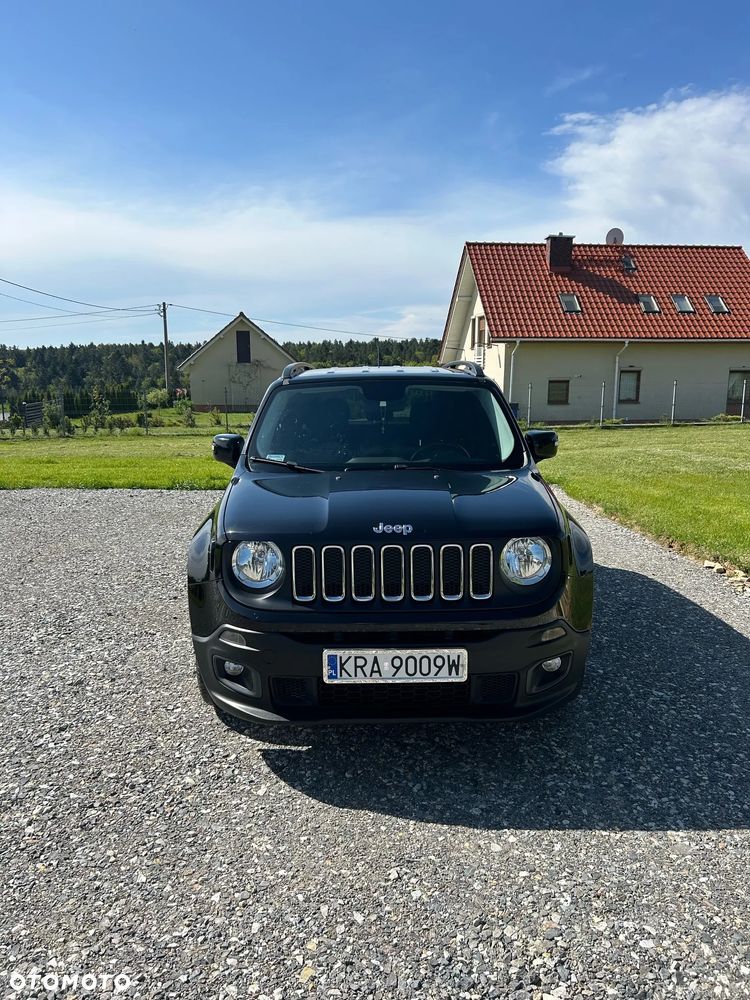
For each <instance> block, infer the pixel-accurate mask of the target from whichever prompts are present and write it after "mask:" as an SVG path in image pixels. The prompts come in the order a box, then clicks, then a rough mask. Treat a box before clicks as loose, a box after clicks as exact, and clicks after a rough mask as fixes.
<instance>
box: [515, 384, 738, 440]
mask: <svg viewBox="0 0 750 1000" xmlns="http://www.w3.org/2000/svg"><path fill="white" fill-rule="evenodd" d="M621 374H622V375H625V376H627V378H626V379H623V378H622V377H621V379H620V382H619V389H618V393H617V398H616V399H615V398H613V393H612V391H611V385H610V384H608V383H607V381H606V380H605V381H602V382H596V383H595V382H593V381H592V380H585V379H583V378H582V377H581V376H576V377H574V378H568V379H564V378H560V379H557V378H555V379H543V380H537V381H536V382H533V381H532V382H528V383H527V384H526V386H525V392H524V393H523V397H522V401H520V400H518V399H517V396H516V394H515V393H514V396H516V399H515V400H514V401H513V402H512V403H511V406H512V408H513V411H514V413H515V414H516V416H518V417H519V418H521V419H523V420H525V421H526V423H527V424H531V423H532V421H536V422H544V423H554V424H566V423H571V424H573V423H591V424H596V423H598V424H599V426H600V427H601V426H603V425H604V424H609V423H634V424H654V423H660V424H665V423H666V424H671V425H674V424H678V423H705V422H708V421H727V422H730V421H733V420H736V421H739V422H740V423H745V422H746V420H748V419H750V370H748V371H739V372H736V373H734V372H733V373H732V375H731V376H730V379H729V384H728V385H727V383H726V382H722V383H707V382H688V381H686V380H684V379H682V380H680V379H673V380H672V381H671V383H670V384H668V385H665V384H662V385H660V386H659V387H657V388H655V387H653V386H651V387H648V388H647V390H646V391H645V392H644V391H643V386H642V384H641V372H640V371H630V370H624V371H623V373H621ZM518 388H519V389H520V386H519V387H518ZM518 395H521V393H520V392H519V393H518ZM524 397H525V398H524Z"/></svg>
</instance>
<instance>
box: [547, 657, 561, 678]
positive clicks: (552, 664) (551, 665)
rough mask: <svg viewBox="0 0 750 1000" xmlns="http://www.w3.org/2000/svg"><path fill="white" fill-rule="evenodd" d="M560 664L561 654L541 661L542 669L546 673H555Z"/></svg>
mask: <svg viewBox="0 0 750 1000" xmlns="http://www.w3.org/2000/svg"><path fill="white" fill-rule="evenodd" d="M561 666H562V656H553V657H552V658H551V659H549V660H543V661H542V670H544V672H545V673H547V674H556V673H557V671H558V670H559V669H560V667H561Z"/></svg>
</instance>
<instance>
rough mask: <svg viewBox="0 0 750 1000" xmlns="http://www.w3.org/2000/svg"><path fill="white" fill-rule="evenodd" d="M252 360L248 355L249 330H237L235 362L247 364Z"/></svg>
mask: <svg viewBox="0 0 750 1000" xmlns="http://www.w3.org/2000/svg"><path fill="white" fill-rule="evenodd" d="M250 361H252V358H251V357H250V331H249V330H238V331H237V364H238V365H247V364H249V363H250Z"/></svg>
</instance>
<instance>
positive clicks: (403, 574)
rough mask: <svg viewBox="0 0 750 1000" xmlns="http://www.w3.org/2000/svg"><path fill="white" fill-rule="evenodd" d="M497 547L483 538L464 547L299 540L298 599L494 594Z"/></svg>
mask: <svg viewBox="0 0 750 1000" xmlns="http://www.w3.org/2000/svg"><path fill="white" fill-rule="evenodd" d="M494 561H495V550H494V547H493V546H492V545H491V544H489V543H487V542H480V543H477V544H474V545H472V546H471V547H469V548H468V549H467V550H466V552H464V548H463V546H461V545H459V544H458V543H457V542H449V543H447V544H445V545H442V546H440V547H438V546H432V545H427V544H424V543H421V544H417V545H412V546H404V545H398V544H390V545H383V546H382V547H377V548H376V547H374V546H372V545H354V546H352V547H351V549H349V548H348V547H344V546H341V545H324V546H323V547H322V548H321V549H319V550H316V549H315V548H314V547H313V546H312V545H297V546H295V547H294V548H293V549H292V595H293V597H294V600H295V601H299V602H305V603H310V602H312V601H316V600H323V601H325V602H327V603H337V602H341V601H357V602H360V603H367V602H373V601H377V602H380V601H383V602H385V603H388V604H395V603H398V602H400V601H403V600H405V599H410V600H412V601H420V602H425V601H433V600H436V599H440V600H443V601H461V600H463V599H464V598H468V597H470V598H471V599H472V601H487V600H489V599H490V598H491V597H492V595H493V593H494V589H495V573H494Z"/></svg>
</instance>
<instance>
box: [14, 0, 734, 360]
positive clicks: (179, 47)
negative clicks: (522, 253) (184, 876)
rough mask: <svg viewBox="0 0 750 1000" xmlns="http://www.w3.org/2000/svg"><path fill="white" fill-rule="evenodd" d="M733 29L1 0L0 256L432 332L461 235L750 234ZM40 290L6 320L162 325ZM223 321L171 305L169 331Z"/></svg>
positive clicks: (223, 302)
mask: <svg viewBox="0 0 750 1000" xmlns="http://www.w3.org/2000/svg"><path fill="white" fill-rule="evenodd" d="M709 18H710V20H709ZM748 28H750V13H749V12H748V9H747V7H746V5H741V4H739V3H714V4H712V5H711V6H710V8H708V7H707V6H706V5H705V4H701V5H700V6H699V5H698V4H696V3H679V4H678V3H670V2H666V3H665V2H660V3H653V2H650V3H641V2H631V3H628V4H616V5H615V4H602V3H589V2H582V3H578V4H561V3H548V2H543V3H535V4H532V3H528V4H522V5H513V6H511V5H506V4H499V3H497V2H495V3H490V2H471V0H469V2H464V3H463V4H456V3H452V4H448V3H445V2H443V0H438V2H433V3H431V4H429V5H428V4H425V3H419V4H417V3H410V2H401V3H395V2H391V0H387V2H381V3H379V4H377V5H363V4H362V5H358V4H351V3H346V4H345V3H342V2H339V0H333V2H327V3H325V4H323V3H314V2H308V3H303V2H296V3H295V2H289V0H281V2H277V3H275V4H273V5H269V4H257V3H234V2H218V3H215V4H212V5H208V4H205V3H201V4H199V3H194V2H180V3H176V2H175V3H172V2H163V0H155V2H151V3H145V2H141V0H137V2H129V3H127V4H126V3H124V2H116V3H110V4H101V3H100V2H99V3H88V2H78V0H70V2H69V3H66V4H60V3H58V2H50V0H41V2H37V3H36V4H34V5H29V4H14V5H8V6H6V8H5V10H4V25H3V33H2V39H1V40H0V148H1V149H2V150H3V156H2V158H1V159H0V277H3V278H7V279H10V280H11V281H15V282H18V283H20V284H24V285H29V286H32V287H34V288H39V289H44V290H49V291H52V292H56V293H58V294H59V295H63V296H67V297H70V298H75V299H80V300H84V301H87V302H94V303H102V304H106V305H112V306H121V305H131V304H132V305H135V304H147V303H153V302H156V301H160V300H162V299H166V300H167V301H170V302H175V303H183V304H186V305H191V306H193V307H199V308H205V309H215V310H218V311H223V312H224V311H225V312H228V313H235V312H237V311H238V310H239V309H243V310H244V311H245V312H247V313H248V314H250V315H252V316H254V317H258V318H260V319H264V320H268V319H278V320H282V321H287V322H290V323H302V324H305V323H307V324H311V325H313V326H315V325H317V326H327V327H334V328H338V329H342V330H353V331H360V332H362V333H367V334H372V333H383V334H385V335H392V336H406V335H417V336H438V335H439V334H440V332H441V329H442V322H443V319H444V315H445V311H446V308H447V303H448V299H449V296H450V291H451V287H452V282H453V277H454V274H455V269H456V266H457V263H458V259H459V256H460V251H461V244H462V243H463V241H464V240H466V239H500V240H515V239H520V240H541V239H543V238H544V236H546V235H547V232H549V231H555V232H556V231H558V230H560V229H565V230H569V231H571V232H573V233H575V234H576V236H577V238H578V239H580V240H586V241H600V240H602V239H603V237H604V234H605V233H606V231H607V229H608V228H610V226H613V225H619V226H621V227H622V228H623V229H624V230H625V233H626V238H628V239H630V240H632V241H634V242H635V241H640V242H672V241H674V242H720V243H725V242H731V243H737V242H740V243H745V242H747V236H746V232H747V225H748V221H750V220H749V219H748V215H749V212H748V204H749V199H750V177H749V172H750V166H748V164H750V90H749V89H748V88H749V87H750V80H748V70H747V56H746V49H747V38H748ZM0 291H3V292H5V293H6V294H16V295H18V296H19V297H27V298H29V299H31V300H32V301H36V302H38V303H40V304H41V303H44V304H46V305H47V306H50V305H56V306H58V308H67V306H66V305H65V303H61V302H57V303H56V302H55V301H54V300H51V299H44V298H43V297H40V296H37V295H33V294H28V295H27V293H25V292H23V291H19V290H18V289H16V290H14V289H13V288H12V287H11V286H7V285H2V284H0ZM70 310H71V311H74V310H75V307H74V306H70ZM48 312H49V314H50V317H51V318H50V320H49V321H45V322H41V321H38V320H34V319H29V320H27V317H35V316H39V315H40V313H41V314H46V313H48ZM57 315H58V319H57V320H55V319H54V313H53V310H52V309H49V308H47V309H45V308H42V307H41V306H40V308H35V306H33V305H31V304H27V303H19V302H16V301H14V300H11V299H7V298H2V297H0V342H6V343H17V344H19V345H26V344H35V343H67V342H69V341H70V340H75V341H88V340H92V339H93V340H96V341H99V340H119V339H134V340H140V339H142V338H143V339H156V338H158V336H159V331H160V321H159V320H158V317H157V316H155V314H153V313H150V314H147V315H145V316H143V317H140V318H137V319H135V318H130V319H128V318H121V319H118V320H117V321H115V320H114V319H112V320H111V321H110V320H108V321H107V322H106V323H105V322H104V321H103V320H101V319H96V318H93V319H92V318H91V317H64V316H62V314H61V313H58V314H57ZM6 320H9V321H12V322H5V321H6ZM62 324H65V325H64V326H63V325H62ZM217 325H221V318H220V317H212V316H211V315H209V314H199V313H193V312H188V311H180V310H178V309H171V310H170V329H171V331H172V334H173V336H174V337H175V338H179V339H204V338H205V337H207V336H209V335H210V334H211V333H212V332H214V331H215V329H216V328H217ZM267 328H268V330H269V332H271V333H272V334H273V335H274V336H276V337H278V338H280V339H286V338H290V339H295V338H297V337H306V336H308V334H306V333H305V332H304V331H299V330H295V329H294V328H291V327H284V326H283V325H276V324H268V326H267Z"/></svg>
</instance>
